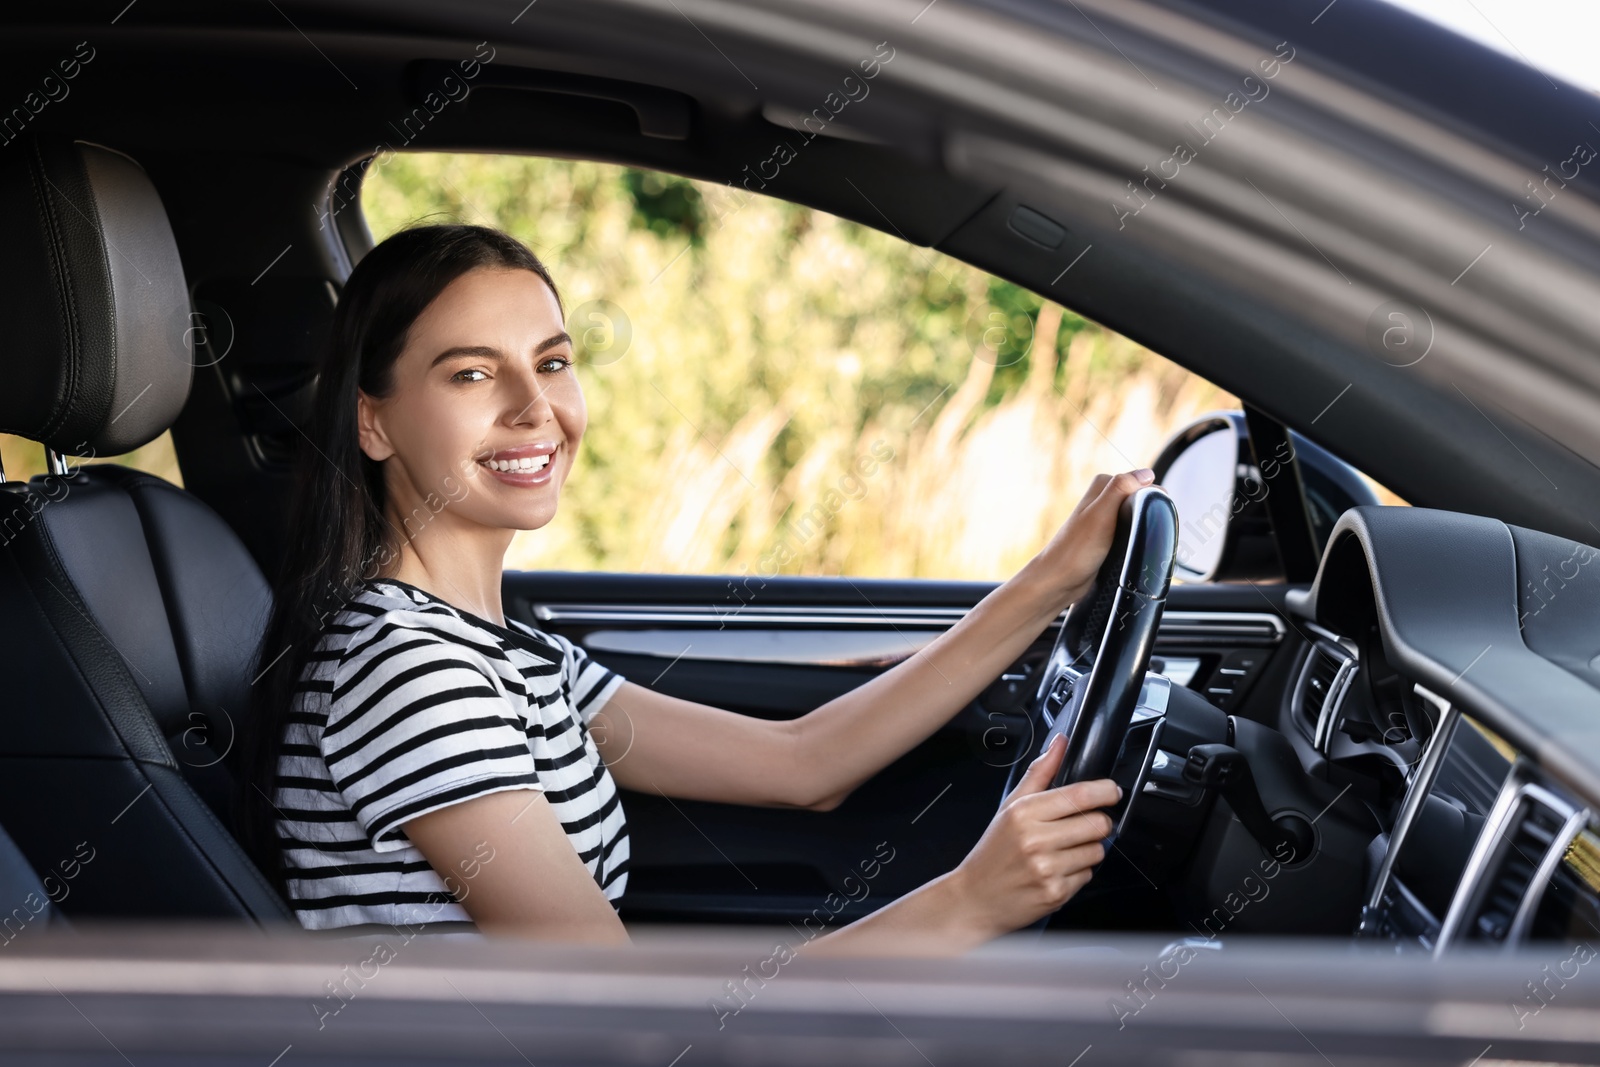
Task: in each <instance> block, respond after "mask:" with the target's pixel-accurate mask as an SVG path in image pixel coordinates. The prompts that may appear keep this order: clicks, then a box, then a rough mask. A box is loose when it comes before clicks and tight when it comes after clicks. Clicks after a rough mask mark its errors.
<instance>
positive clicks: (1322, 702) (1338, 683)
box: [1291, 641, 1356, 752]
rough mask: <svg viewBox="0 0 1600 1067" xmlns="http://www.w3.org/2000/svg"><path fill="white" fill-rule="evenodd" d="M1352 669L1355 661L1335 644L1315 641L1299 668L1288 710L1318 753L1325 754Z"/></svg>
mask: <svg viewBox="0 0 1600 1067" xmlns="http://www.w3.org/2000/svg"><path fill="white" fill-rule="evenodd" d="M1355 666H1356V661H1355V658H1354V657H1353V656H1351V655H1350V654H1348V653H1346V652H1345V651H1344V649H1342V648H1340V647H1339V646H1338V645H1335V644H1332V643H1331V642H1327V641H1317V642H1316V643H1315V644H1313V645H1312V646H1311V651H1310V652H1309V654H1308V655H1307V656H1306V660H1305V663H1304V664H1303V665H1302V667H1301V668H1300V680H1299V682H1298V683H1296V685H1295V692H1294V697H1293V704H1292V705H1291V710H1292V712H1293V714H1294V717H1295V719H1296V720H1298V722H1299V724H1300V728H1301V729H1302V730H1304V731H1305V733H1306V736H1307V737H1308V738H1310V740H1311V743H1312V745H1313V746H1314V747H1315V748H1316V749H1317V750H1318V751H1319V752H1326V751H1327V746H1328V744H1329V738H1330V737H1331V735H1332V733H1333V730H1334V727H1335V726H1336V725H1337V721H1336V720H1337V718H1338V710H1339V703H1340V701H1341V699H1342V698H1343V696H1344V691H1345V689H1346V688H1348V686H1349V683H1350V679H1351V677H1352V675H1353V673H1354V670H1355Z"/></svg>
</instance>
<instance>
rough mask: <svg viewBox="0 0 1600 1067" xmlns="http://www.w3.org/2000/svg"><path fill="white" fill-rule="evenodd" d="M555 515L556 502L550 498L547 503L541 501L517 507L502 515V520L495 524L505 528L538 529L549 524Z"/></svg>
mask: <svg viewBox="0 0 1600 1067" xmlns="http://www.w3.org/2000/svg"><path fill="white" fill-rule="evenodd" d="M555 517H556V502H555V501H554V500H551V501H550V502H549V503H548V504H544V503H543V502H541V503H540V504H537V505H534V506H531V507H522V508H517V509H516V510H514V511H511V512H508V513H507V514H506V515H505V516H504V521H502V522H499V523H496V525H498V526H501V527H503V528H504V529H507V530H538V529H541V528H543V527H545V526H548V525H550V520H552V519H554V518H555Z"/></svg>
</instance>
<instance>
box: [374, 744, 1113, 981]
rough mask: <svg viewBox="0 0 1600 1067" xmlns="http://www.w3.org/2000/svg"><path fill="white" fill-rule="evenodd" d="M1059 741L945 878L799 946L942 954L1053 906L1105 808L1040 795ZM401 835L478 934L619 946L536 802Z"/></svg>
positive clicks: (432, 818) (534, 796) (1085, 857)
mask: <svg viewBox="0 0 1600 1067" xmlns="http://www.w3.org/2000/svg"><path fill="white" fill-rule="evenodd" d="M1065 751H1066V743H1065V740H1064V739H1063V738H1060V737H1057V738H1054V739H1053V740H1052V742H1051V744H1050V747H1049V748H1047V749H1046V750H1045V751H1044V752H1043V753H1042V754H1041V755H1040V756H1039V757H1038V758H1037V759H1035V760H1034V761H1033V763H1032V764H1031V765H1030V766H1029V767H1028V770H1027V771H1026V773H1024V774H1023V776H1022V780H1021V781H1020V782H1019V783H1018V784H1017V787H1016V788H1015V789H1014V790H1013V791H1012V793H1011V795H1010V796H1009V797H1008V798H1007V800H1006V803H1005V804H1004V805H1003V806H1002V808H1001V810H1000V812H999V813H998V814H997V815H996V816H995V818H994V820H993V821H992V822H991V823H990V824H989V828H988V829H987V830H985V831H984V834H983V837H982V838H981V839H980V840H979V841H978V844H977V845H976V846H975V847H974V848H973V850H972V851H971V852H970V853H968V855H967V857H966V858H965V859H963V860H962V861H961V863H960V865H959V866H957V867H956V869H955V870H953V871H951V872H949V873H948V874H944V875H940V876H939V877H938V878H935V879H934V880H933V881H931V882H929V883H927V884H926V885H924V886H921V887H920V888H918V889H916V890H913V891H912V892H910V893H907V894H906V895H905V896H903V897H901V898H899V899H898V900H896V901H894V902H893V903H891V904H888V905H885V906H884V907H883V908H880V909H879V910H877V911H875V912H873V913H872V914H871V915H868V916H867V917H866V918H864V919H860V920H858V921H856V922H854V923H851V924H850V925H849V926H846V927H844V928H842V929H840V930H837V931H834V932H833V933H830V934H827V935H826V936H823V937H821V938H819V939H818V940H817V941H815V942H814V943H812V944H810V945H808V946H807V947H808V950H809V951H812V952H817V953H827V954H829V955H834V954H839V955H856V954H866V955H880V956H888V955H918V956H952V955H959V954H961V953H963V952H966V951H968V950H970V949H973V948H976V947H977V946H978V945H981V944H983V943H984V942H986V941H989V940H991V939H993V938H995V937H998V936H1000V935H1002V934H1005V933H1008V932H1010V931H1012V930H1016V929H1018V928H1019V927H1022V926H1025V925H1027V924H1028V923H1030V922H1032V921H1033V920H1035V919H1037V918H1039V917H1040V916H1041V915H1047V914H1049V913H1050V912H1052V911H1054V910H1056V909H1057V908H1059V907H1061V905H1062V904H1064V903H1066V901H1067V900H1068V899H1069V898H1070V897H1071V896H1072V895H1073V894H1074V893H1076V892H1077V891H1078V890H1079V889H1080V888H1082V886H1083V885H1084V883H1086V882H1088V881H1089V878H1090V877H1091V875H1092V873H1093V871H1092V869H1093V867H1094V865H1095V864H1097V863H1099V862H1100V861H1101V860H1103V859H1104V858H1105V848H1104V846H1103V845H1102V844H1101V840H1102V839H1103V838H1104V837H1105V835H1106V834H1107V833H1109V832H1110V831H1111V819H1110V817H1109V816H1108V815H1106V814H1105V813H1104V812H1102V811H1096V810H1094V809H1096V808H1099V807H1104V806H1108V805H1111V804H1114V803H1116V802H1117V800H1118V799H1119V797H1120V795H1121V794H1120V792H1119V791H1118V788H1117V786H1116V784H1115V783H1113V782H1110V781H1106V780H1104V779H1101V780H1099V781H1093V782H1076V783H1074V784H1072V785H1068V786H1063V787H1061V788H1059V789H1047V788H1045V787H1046V786H1047V785H1048V784H1049V783H1050V779H1051V777H1052V776H1053V775H1054V774H1055V771H1056V768H1057V767H1059V766H1060V764H1061V759H1062V755H1063V753H1064V752H1065ZM403 825H404V830H405V833H406V837H407V838H409V839H410V841H411V843H412V844H414V845H416V847H417V848H418V849H419V850H421V852H422V854H423V856H425V857H426V858H427V860H428V863H429V864H430V865H432V867H433V868H434V870H436V871H438V872H439V874H440V875H441V877H443V879H444V882H445V885H446V887H448V888H449V890H450V891H451V892H452V893H453V894H455V896H456V898H457V899H458V900H460V902H461V905H462V907H464V908H465V909H466V911H467V914H468V915H470V916H471V917H472V919H473V921H474V922H475V923H477V925H478V927H479V929H481V930H483V931H484V932H485V933H488V934H507V935H513V936H521V937H530V938H537V939H541V940H548V941H575V942H587V943H592V944H628V943H629V939H628V934H627V931H626V930H625V929H624V928H623V925H622V922H621V920H619V919H618V918H617V914H616V912H615V911H614V910H613V909H612V907H611V904H610V902H609V901H607V900H606V898H605V896H604V895H603V894H602V893H601V892H600V887H599V886H597V885H596V884H595V881H594V878H593V876H591V875H590V874H589V871H588V869H587V868H585V867H584V865H583V863H582V861H580V860H579V859H578V854H577V853H576V852H575V851H573V848H572V845H571V843H570V842H569V841H568V839H567V837H566V834H565V832H564V831H563V830H562V828H561V824H560V822H559V821H557V819H556V817H555V812H554V811H553V810H551V808H550V805H549V802H548V801H546V800H545V798H544V794H543V793H539V792H534V791H530V790H526V789H513V790H506V791H503V792H499V793H490V794H487V795H485V796H481V797H476V798H474V799H472V800H466V801H462V802H461V803H459V804H453V805H451V806H449V807H447V808H441V809H439V810H437V811H433V812H429V813H428V814H426V815H419V816H417V817H416V818H414V819H411V820H409V821H407V822H406V823H404V824H403Z"/></svg>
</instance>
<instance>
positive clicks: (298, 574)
mask: <svg viewBox="0 0 1600 1067" xmlns="http://www.w3.org/2000/svg"><path fill="white" fill-rule="evenodd" d="M480 267H488V268H495V269H502V270H530V271H532V272H533V273H535V274H537V275H538V276H539V277H540V278H542V279H544V281H545V283H546V284H547V285H549V286H550V290H551V292H552V293H555V294H556V302H557V306H558V307H559V306H560V300H561V295H560V293H559V291H558V290H557V289H556V285H555V282H554V281H553V280H552V279H551V277H550V272H549V271H547V270H546V269H545V266H544V264H543V263H541V262H539V258H538V257H537V256H535V255H534V254H533V253H532V252H531V251H529V250H528V247H527V246H526V245H524V244H523V243H522V242H521V241H518V240H517V239H516V238H515V237H512V236H511V235H510V234H507V233H503V232H501V231H499V230H495V229H490V228H489V227H487V226H469V225H464V224H444V225H428V226H413V227H411V228H409V229H405V230H401V231H399V232H398V233H396V234H394V235H393V236H391V237H389V238H388V239H387V240H385V241H383V242H382V243H381V244H379V245H378V246H377V247H376V248H374V249H373V250H372V251H371V252H368V253H367V254H366V256H365V257H363V258H362V260H361V262H360V263H359V264H357V266H356V268H355V269H354V270H353V271H351V273H350V277H349V279H348V280H347V281H346V283H345V286H344V291H343V293H342V294H341V295H340V297H339V305H338V308H337V310H336V311H335V312H334V315H333V323H332V326H331V328H330V329H329V331H328V335H327V343H326V346H325V348H324V350H323V352H322V357H321V362H320V367H319V370H318V375H317V386H316V397H315V399H314V401H313V403H312V411H311V415H310V419H309V420H308V424H307V425H306V427H305V435H306V439H305V440H304V441H302V442H301V448H300V452H299V456H298V460H297V462H296V467H295V477H294V482H293V487H292V490H291V491H292V494H293V502H292V505H291V507H290V520H289V525H288V529H287V531H286V532H287V541H286V544H285V549H286V551H285V553H284V556H283V562H282V566H281V569H280V572H279V575H278V580H277V582H276V583H275V587H274V604H273V610H272V619H271V621H270V622H269V623H268V625H267V630H266V634H265V636H264V637H263V639H262V643H261V648H260V650H259V652H258V654H257V657H256V660H255V667H254V674H259V675H260V677H258V678H257V680H256V683H255V686H254V688H253V689H252V701H251V708H250V715H249V718H248V719H247V720H246V724H245V729H244V731H243V737H242V744H241V746H240V753H239V763H238V767H239V771H240V773H239V782H238V784H239V789H238V794H237V796H236V798H235V802H236V807H235V825H236V826H237V827H238V829H239V835H240V839H241V841H242V843H243V844H244V847H245V849H246V851H248V852H249V854H250V856H251V858H252V859H254V860H255V862H256V863H257V864H258V865H259V866H260V867H261V869H262V871H263V873H265V874H266V875H267V876H268V878H269V879H271V880H272V882H273V883H274V884H275V885H276V886H277V888H278V890H279V892H280V893H285V895H287V893H286V890H285V880H284V879H285V871H284V868H283V854H282V853H283V850H282V848H281V847H280V845H279V842H278V834H277V832H276V819H277V818H278V813H277V811H276V808H275V806H274V799H273V798H274V783H275V780H276V777H277V765H278V755H279V748H280V746H281V745H282V741H283V733H284V727H285V725H286V724H287V722H288V717H289V712H290V710H291V705H292V704H293V701H294V695H295V694H294V690H295V684H296V682H297V681H298V680H299V678H300V676H301V673H302V671H304V669H305V665H306V661H307V659H308V658H309V657H310V655H311V654H312V652H313V651H315V650H316V647H317V645H318V643H319V641H320V639H321V636H322V633H323V630H324V628H325V627H326V625H327V624H328V623H329V622H331V621H332V620H333V618H334V617H335V616H336V615H337V614H338V613H339V610H340V609H341V608H342V607H343V605H345V604H346V603H348V602H349V600H350V599H351V598H352V597H353V596H354V595H355V594H356V593H357V592H359V591H360V587H361V584H362V583H363V582H364V581H366V580H368V579H371V578H375V577H379V576H380V573H381V570H382V568H383V566H384V565H386V564H387V563H388V561H390V560H393V559H394V558H396V555H397V552H398V547H399V546H398V543H397V542H398V535H397V533H396V531H395V529H394V527H393V525H392V524H391V523H390V521H389V520H388V519H387V518H385V515H384V505H385V491H384V480H383V465H382V464H381V463H377V462H374V461H373V460H371V459H368V458H367V456H366V454H365V453H363V452H362V451H361V446H360V444H359V440H358V436H357V429H356V427H357V421H356V399H357V390H358V389H359V390H360V391H363V392H365V393H367V394H368V395H369V396H374V397H382V396H387V395H388V394H389V392H390V390H391V389H392V388H393V385H394V382H393V370H394V363H395V360H396V359H397V358H398V357H399V355H400V353H401V351H402V350H403V349H404V348H405V344H406V335H407V334H408V332H409V331H410V329H411V326H412V324H413V323H414V322H416V320H417V317H418V316H419V315H421V314H422V312H423V310H424V309H425V308H426V307H427V306H428V305H429V304H431V303H433V301H434V300H435V299H436V298H437V297H438V296H439V294H440V293H441V292H443V291H444V289H445V287H446V286H448V285H449V284H450V283H451V282H453V281H455V280H456V279H457V278H459V277H461V276H462V275H463V274H466V273H467V272H469V271H472V270H475V269H477V268H480Z"/></svg>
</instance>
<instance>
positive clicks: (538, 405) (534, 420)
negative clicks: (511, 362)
mask: <svg viewBox="0 0 1600 1067" xmlns="http://www.w3.org/2000/svg"><path fill="white" fill-rule="evenodd" d="M514 378H515V382H514V384H513V386H512V388H511V389H510V390H509V395H508V396H507V407H508V409H509V410H508V412H507V413H508V414H509V416H510V422H511V425H513V426H543V425H544V424H545V423H547V422H549V421H550V420H551V419H552V418H554V417H555V411H554V410H553V409H552V408H551V407H550V400H549V398H548V397H547V396H546V395H545V394H546V392H547V391H548V389H547V386H546V384H545V383H544V382H543V381H541V380H540V379H539V375H538V374H537V373H536V372H534V371H532V370H528V371H519V372H517V373H516V374H515V375H514Z"/></svg>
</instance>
